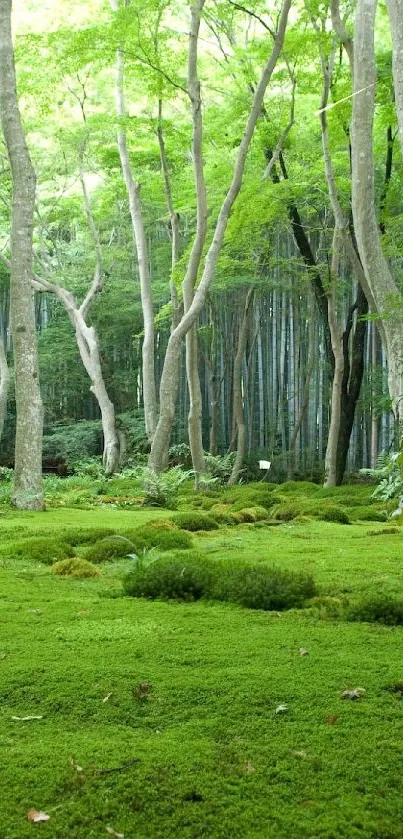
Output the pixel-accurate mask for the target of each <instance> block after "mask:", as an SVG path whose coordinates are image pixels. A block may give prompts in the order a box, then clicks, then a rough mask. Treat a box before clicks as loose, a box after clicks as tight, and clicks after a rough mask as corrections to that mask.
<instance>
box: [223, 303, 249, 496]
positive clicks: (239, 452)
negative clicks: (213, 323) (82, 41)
mask: <svg viewBox="0 0 403 839" xmlns="http://www.w3.org/2000/svg"><path fill="white" fill-rule="evenodd" d="M253 295H254V288H250V289H249V290H248V292H247V295H246V300H245V305H244V310H243V315H242V320H241V323H240V327H239V333H238V345H237V351H236V355H235V360H234V385H233V388H234V390H233V415H234V419H235V425H236V431H237V448H236V458H235V463H234V466H233V468H232V472H231V475H230V477H229V480H228V484H229V486H233V485H234V484H236V483H237V481H238V478H239V475H240V473H241V469H242V464H243V460H244V457H245V413H244V397H243V390H242V366H243V359H244V355H245V349H246V338H247V334H248V317H249V310H250V306H251V304H252V300H253Z"/></svg>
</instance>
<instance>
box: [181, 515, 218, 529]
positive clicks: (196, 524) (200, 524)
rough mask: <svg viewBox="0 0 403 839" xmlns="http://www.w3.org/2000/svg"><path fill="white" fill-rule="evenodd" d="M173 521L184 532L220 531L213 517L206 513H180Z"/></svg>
mask: <svg viewBox="0 0 403 839" xmlns="http://www.w3.org/2000/svg"><path fill="white" fill-rule="evenodd" d="M173 521H174V522H175V524H176V525H177V526H178V527H180V528H181V529H182V530H190V531H191V532H193V531H196V530H218V524H217V522H216V521H215V519H213V517H212V516H208V515H206V514H204V513H197V512H189V513H178V514H177V515H176V516H175V517H174V519H173Z"/></svg>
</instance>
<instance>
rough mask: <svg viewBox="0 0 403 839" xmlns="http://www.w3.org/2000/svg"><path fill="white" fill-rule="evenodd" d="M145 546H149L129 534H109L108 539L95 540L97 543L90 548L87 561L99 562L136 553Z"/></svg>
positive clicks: (86, 556)
mask: <svg viewBox="0 0 403 839" xmlns="http://www.w3.org/2000/svg"><path fill="white" fill-rule="evenodd" d="M145 547H148V546H147V545H146V544H144V543H142V542H141V539H140V538H139V539H138V540H136V543H135V542H134V541H133V540H132V539H129V538H128V537H127V536H120V535H119V536H118V535H117V536H108V537H107V538H106V539H100V540H99V542H95V545H92V546H91V547H90V548H89V549H88V551H87V553H86V555H85V558H86V560H87V562H94V563H95V564H98V563H100V562H108V561H110V560H113V559H118V558H120V557H124V556H128V555H129V554H135V553H137V551H139V550H141V549H142V548H145Z"/></svg>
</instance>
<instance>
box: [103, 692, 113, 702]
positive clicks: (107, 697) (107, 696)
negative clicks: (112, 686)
mask: <svg viewBox="0 0 403 839" xmlns="http://www.w3.org/2000/svg"><path fill="white" fill-rule="evenodd" d="M111 696H112V693H107V694H106V696H104V698H103V700H102V702H107V701H108V699H110V698H111Z"/></svg>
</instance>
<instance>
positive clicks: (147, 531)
mask: <svg viewBox="0 0 403 839" xmlns="http://www.w3.org/2000/svg"><path fill="white" fill-rule="evenodd" d="M169 524H171V523H169ZM169 524H167V525H166V526H165V527H163V526H162V525H163V522H160V523H159V524H158V526H155V525H154V524H153V523H152V522H151V523H150V524H145V525H143V526H142V527H138V528H137V529H136V530H134V531H133V533H132V534H130V535H131V536H132V537H133V541H134V543H135V544H136V545H137V544H139V542H140V544H141V545H144V547H147V548H159V550H161V551H172V550H189V548H191V547H192V544H193V543H192V537H191V536H190V535H189V533H184V532H183V531H182V530H179V528H178V527H175V526H174V527H172V526H169Z"/></svg>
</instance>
